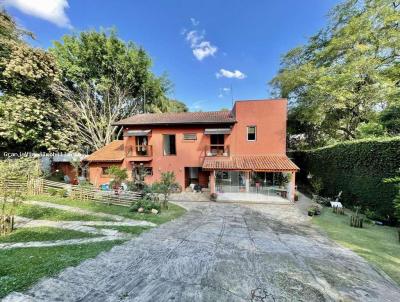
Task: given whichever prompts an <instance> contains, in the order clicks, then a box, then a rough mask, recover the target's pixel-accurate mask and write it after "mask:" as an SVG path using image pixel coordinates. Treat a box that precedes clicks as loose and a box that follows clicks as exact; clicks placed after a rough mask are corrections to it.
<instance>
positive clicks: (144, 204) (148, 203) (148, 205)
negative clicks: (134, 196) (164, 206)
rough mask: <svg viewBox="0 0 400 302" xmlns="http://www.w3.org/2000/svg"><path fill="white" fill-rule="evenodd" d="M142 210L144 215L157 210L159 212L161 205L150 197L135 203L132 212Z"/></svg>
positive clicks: (131, 208)
mask: <svg viewBox="0 0 400 302" xmlns="http://www.w3.org/2000/svg"><path fill="white" fill-rule="evenodd" d="M140 208H142V209H143V213H151V210H152V209H156V210H157V211H158V212H160V211H161V206H160V203H158V202H156V201H154V200H152V199H151V198H149V197H144V198H142V199H139V200H137V201H135V202H134V203H133V204H132V206H131V207H130V210H131V211H132V212H137V211H138V210H139V209H140Z"/></svg>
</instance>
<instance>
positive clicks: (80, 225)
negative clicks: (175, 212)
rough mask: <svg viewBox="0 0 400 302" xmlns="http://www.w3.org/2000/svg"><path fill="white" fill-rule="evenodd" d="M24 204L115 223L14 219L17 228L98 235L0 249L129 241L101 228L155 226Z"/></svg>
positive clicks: (7, 245)
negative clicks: (47, 229) (47, 228)
mask: <svg viewBox="0 0 400 302" xmlns="http://www.w3.org/2000/svg"><path fill="white" fill-rule="evenodd" d="M24 203H28V204H32V205H37V206H41V207H48V208H56V209H59V210H64V211H70V212H74V213H78V214H85V215H92V216H97V217H103V218H112V219H114V220H115V221H51V220H34V219H29V218H25V217H18V216H17V217H16V227H17V228H34V227H54V228H61V229H68V230H74V231H80V232H85V233H89V234H94V235H98V237H92V238H80V239H67V240H53V241H28V242H9V243H1V244H0V249H12V248H26V247H49V246H59V245H73V244H84V243H93V242H100V241H107V240H121V239H130V238H132V237H133V236H132V235H130V234H127V233H124V232H119V231H118V230H115V229H109V228H104V229H103V228H101V226H106V227H113V226H140V227H154V226H156V224H154V223H152V222H149V221H143V220H135V219H129V218H126V217H123V216H119V215H113V214H108V213H98V212H93V211H89V210H84V209H81V208H77V207H71V206H66V205H59V204H53V203H50V202H42V201H24ZM95 226H97V228H96V227H95Z"/></svg>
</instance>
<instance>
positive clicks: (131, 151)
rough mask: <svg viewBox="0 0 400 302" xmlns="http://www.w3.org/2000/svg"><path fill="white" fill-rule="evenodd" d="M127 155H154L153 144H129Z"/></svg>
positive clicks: (126, 150)
mask: <svg viewBox="0 0 400 302" xmlns="http://www.w3.org/2000/svg"><path fill="white" fill-rule="evenodd" d="M125 155H126V156H127V157H130V156H152V155H153V149H152V146H151V145H136V146H129V147H127V148H126V149H125Z"/></svg>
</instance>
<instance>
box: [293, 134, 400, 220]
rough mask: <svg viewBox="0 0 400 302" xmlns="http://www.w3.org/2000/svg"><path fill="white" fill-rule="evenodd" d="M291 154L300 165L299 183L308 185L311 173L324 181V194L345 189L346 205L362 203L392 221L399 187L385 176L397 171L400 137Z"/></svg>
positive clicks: (362, 141) (399, 165)
mask: <svg viewBox="0 0 400 302" xmlns="http://www.w3.org/2000/svg"><path fill="white" fill-rule="evenodd" d="M289 156H290V157H291V158H292V159H293V160H294V162H295V163H296V164H297V165H298V166H299V167H300V173H299V177H298V182H299V183H300V184H303V185H307V184H308V179H307V175H308V173H311V174H312V175H313V177H320V178H321V180H322V182H323V190H322V193H321V195H323V196H327V197H333V196H336V195H337V194H338V193H339V191H343V195H342V197H343V199H342V202H343V203H344V204H345V205H346V206H353V205H356V204H359V205H361V206H362V207H363V209H364V210H367V209H368V210H369V211H373V212H374V214H375V215H374V216H375V218H377V219H378V218H379V219H382V220H389V221H393V219H394V218H393V212H394V209H393V199H394V197H395V195H396V188H395V186H394V184H387V183H383V181H382V180H383V179H384V178H388V177H394V176H395V175H398V171H399V168H400V137H397V138H391V139H374V140H372V139H369V140H357V141H351V142H345V143H339V144H335V145H332V146H328V147H323V148H319V149H314V150H308V151H294V152H291V153H289Z"/></svg>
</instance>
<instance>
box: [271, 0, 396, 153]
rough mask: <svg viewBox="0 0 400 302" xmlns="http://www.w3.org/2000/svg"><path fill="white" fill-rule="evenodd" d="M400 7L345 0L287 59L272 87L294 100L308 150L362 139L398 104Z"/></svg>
mask: <svg viewBox="0 0 400 302" xmlns="http://www.w3.org/2000/svg"><path fill="white" fill-rule="evenodd" d="M399 8H400V4H399V3H398V2H397V1H388V0H346V1H345V2H344V3H342V4H340V5H338V6H336V7H335V8H334V9H333V10H332V13H331V15H330V22H329V24H328V26H327V27H326V28H324V29H322V30H321V31H320V32H319V33H318V34H316V35H315V36H313V37H311V38H310V39H309V41H308V43H307V44H306V45H304V46H300V47H297V48H294V49H292V50H291V51H289V52H288V53H287V54H286V55H285V56H284V57H283V59H282V63H281V66H282V67H281V69H280V71H279V73H278V74H277V76H276V77H275V78H274V79H273V80H272V81H271V82H270V83H271V85H272V87H273V88H274V92H275V93H276V94H277V95H279V96H282V97H287V98H289V100H290V105H291V116H292V117H294V118H295V119H296V123H295V124H296V125H297V127H295V128H294V129H292V130H294V131H297V133H303V134H304V135H305V139H306V140H307V142H308V145H309V146H318V145H323V144H325V143H328V142H332V141H336V140H342V139H353V138H357V133H358V130H357V128H358V127H359V126H360V125H364V124H365V123H368V122H370V121H372V122H376V121H377V120H378V112H379V111H380V110H381V109H383V108H385V107H386V106H388V105H390V104H393V103H395V102H398V100H399V97H400V80H399V79H400V60H399V58H400V52H399V51H400V28H399V26H400V25H399V23H400V10H399ZM294 133H296V132H294Z"/></svg>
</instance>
